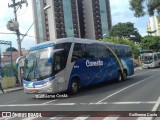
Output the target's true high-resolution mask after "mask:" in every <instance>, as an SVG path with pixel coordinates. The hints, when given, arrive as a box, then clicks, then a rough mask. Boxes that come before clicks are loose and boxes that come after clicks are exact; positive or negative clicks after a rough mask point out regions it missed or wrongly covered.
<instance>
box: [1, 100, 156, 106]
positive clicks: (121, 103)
mask: <svg viewBox="0 0 160 120" xmlns="http://www.w3.org/2000/svg"><path fill="white" fill-rule="evenodd" d="M156 102H157V101H131V102H100V103H53V104H10V105H0V107H15V106H17V107H28V106H53V105H55V106H57V105H60V106H72V105H117V104H119V105H125V104H156Z"/></svg>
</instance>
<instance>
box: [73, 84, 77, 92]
mask: <svg viewBox="0 0 160 120" xmlns="http://www.w3.org/2000/svg"><path fill="white" fill-rule="evenodd" d="M77 88H78V87H77V83H76V82H73V83H72V90H73V92H76V91H77Z"/></svg>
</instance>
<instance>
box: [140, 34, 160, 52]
mask: <svg viewBox="0 0 160 120" xmlns="http://www.w3.org/2000/svg"><path fill="white" fill-rule="evenodd" d="M159 44H160V37H159V36H145V37H143V39H142V41H141V48H142V49H144V50H149V49H151V50H154V51H160V46H159Z"/></svg>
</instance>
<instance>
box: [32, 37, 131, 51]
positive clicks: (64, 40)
mask: <svg viewBox="0 0 160 120" xmlns="http://www.w3.org/2000/svg"><path fill="white" fill-rule="evenodd" d="M67 42H72V43H73V42H74V43H86V44H93V43H99V44H104V45H110V46H117V47H130V46H129V45H123V44H113V43H109V42H102V41H98V40H92V39H82V38H73V37H69V38H61V39H56V40H52V41H46V42H43V43H40V44H37V45H35V46H34V47H31V48H30V51H31V50H37V49H42V48H46V47H50V46H53V45H55V44H60V43H67Z"/></svg>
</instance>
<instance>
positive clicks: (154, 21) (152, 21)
mask: <svg viewBox="0 0 160 120" xmlns="http://www.w3.org/2000/svg"><path fill="white" fill-rule="evenodd" d="M147 31H148V32H154V31H155V32H154V33H152V34H151V35H153V36H160V22H159V21H158V18H157V16H152V17H150V18H149V22H148V24H147Z"/></svg>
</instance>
